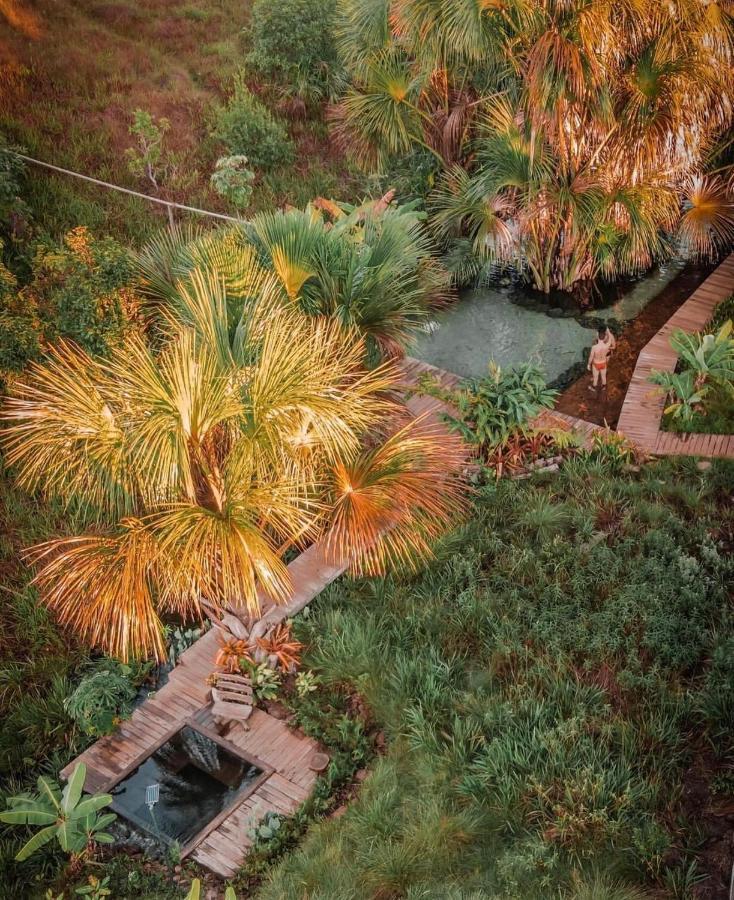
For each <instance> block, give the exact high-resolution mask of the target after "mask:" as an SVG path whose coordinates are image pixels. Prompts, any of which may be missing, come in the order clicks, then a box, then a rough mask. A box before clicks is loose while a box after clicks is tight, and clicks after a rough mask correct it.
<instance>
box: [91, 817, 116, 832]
mask: <svg viewBox="0 0 734 900" xmlns="http://www.w3.org/2000/svg"><path fill="white" fill-rule="evenodd" d="M116 820H117V816H116V815H115V813H105V814H104V815H103V816H100V817H99V818H98V819H97V821H96V822H95V823H94V828H95V830H100V831H101V830H102V829H104V828H106V827H107V826H108V825H111V824H112V823H113V822H114V821H116Z"/></svg>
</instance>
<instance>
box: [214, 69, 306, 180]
mask: <svg viewBox="0 0 734 900" xmlns="http://www.w3.org/2000/svg"><path fill="white" fill-rule="evenodd" d="M214 135H215V137H216V138H218V139H219V140H220V141H222V143H223V144H224V145H225V146H226V147H227V149H228V150H229V153H230V155H231V156H246V157H247V158H248V159H249V161H250V162H251V163H252V165H253V166H255V168H256V169H262V170H263V171H270V170H271V169H274V168H276V167H277V166H284V165H288V164H289V163H291V162H292V161H293V158H294V149H293V143H292V141H291V139H290V137H289V136H288V132H287V131H286V129H285V126H284V125H283V124H282V123H281V122H279V121H278V120H277V119H276V118H275V117H274V116H273V114H272V113H271V112H270V110H269V109H268V108H267V107H266V106H264V105H263V104H262V103H261V102H260V101H259V100H258V99H257V97H255V96H253V94H251V93H250V91H249V90H248V88H247V86H246V85H245V83H244V81H242V79H239V80H237V81H236V83H235V91H234V94H233V96H232V97H231V99H230V101H229V103H228V104H227V105H226V106H223V107H220V108H219V110H218V111H217V116H216V126H215V130H214Z"/></svg>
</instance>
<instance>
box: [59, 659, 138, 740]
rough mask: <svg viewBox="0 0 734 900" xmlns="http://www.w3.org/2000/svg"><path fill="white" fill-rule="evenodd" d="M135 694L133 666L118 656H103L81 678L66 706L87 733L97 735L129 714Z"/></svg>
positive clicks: (109, 729)
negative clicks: (106, 657)
mask: <svg viewBox="0 0 734 900" xmlns="http://www.w3.org/2000/svg"><path fill="white" fill-rule="evenodd" d="M136 694H137V689H136V687H135V685H134V683H133V670H132V669H131V668H130V667H129V666H125V665H122V664H120V663H118V662H116V661H115V660H112V659H109V660H103V661H102V662H101V663H99V664H98V665H97V666H95V671H92V672H90V673H89V674H87V675H85V676H84V677H83V678H82V680H81V681H80V682H79V684H78V686H77V688H76V690H75V691H74V693H73V694H71V696H70V697H68V698H67V699H66V700H65V701H64V707H65V709H66V711H67V712H68V714H69V715H70V716H71V718H72V719H73V720H74V721H75V722H76V724H77V725H78V726H79V728H80V729H81V730H82V732H83V733H84V734H86V735H90V736H92V737H98V736H100V735H103V734H109V733H110V732H111V731H112V729H113V728H114V726H115V723H116V720H118V719H121V718H123V719H124V718H126V717H127V716H129V715H130V712H131V710H132V701H133V700H134V699H135V695H136Z"/></svg>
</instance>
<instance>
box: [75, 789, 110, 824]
mask: <svg viewBox="0 0 734 900" xmlns="http://www.w3.org/2000/svg"><path fill="white" fill-rule="evenodd" d="M110 803H112V796H111V795H110V794H95V795H94V796H93V797H85V799H84V800H82V802H81V803H79V804H78V806H77V807H76V809H74V810H73V812H72V814H71V815H72V818H74V819H83V818H85V817H86V816H88V815H91V813H96V812H97V811H98V810H100V809H102V808H103V807H105V806H109V805H110Z"/></svg>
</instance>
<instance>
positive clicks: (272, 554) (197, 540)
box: [150, 501, 291, 615]
mask: <svg viewBox="0 0 734 900" xmlns="http://www.w3.org/2000/svg"><path fill="white" fill-rule="evenodd" d="M258 511H259V510H258V508H257V504H256V503H254V504H252V505H251V504H250V503H242V502H239V501H231V502H225V503H224V505H223V507H222V509H221V510H217V511H215V510H210V509H205V508H204V507H202V506H198V505H195V504H185V503H178V504H174V505H171V506H170V507H168V508H167V509H165V510H163V511H161V512H159V513H156V515H155V516H154V517H152V518H151V520H150V527H151V528H152V529H153V530H154V531H155V534H156V537H157V538H158V540H159V541H160V547H161V552H162V554H163V557H164V559H165V560H166V567H165V570H164V571H163V577H162V579H161V586H160V593H161V598H160V604H161V608H164V609H173V610H176V611H179V612H181V611H186V610H187V609H188V610H190V608H191V605H192V604H198V603H199V602H201V601H202V600H203V601H206V602H207V604H208V605H210V606H211V607H213V608H214V609H215V610H217V611H222V610H224V609H225V608H226V607H229V606H233V607H238V606H246V607H247V608H248V610H250V612H251V613H252V614H253V615H257V614H258V613H259V611H260V596H259V593H258V592H259V591H262V593H263V596H265V597H267V598H268V599H270V600H272V601H274V602H276V603H278V602H280V603H282V602H284V601H285V600H286V599H287V598H288V596H289V592H290V589H291V584H290V579H289V575H288V567H287V566H286V564H285V563H284V562H283V560H282V559H281V558H280V556H279V554H278V551H277V547H276V546H275V545H274V543H271V541H269V540H268V537H267V535H266V534H265V533H264V532H263V530H262V527H261V523H260V521H259V519H258V516H257V513H258ZM169 575H170V576H171V577H170V578H169V577H168V576H169ZM182 584H183V585H185V586H186V590H184V591H182V589H181V588H182Z"/></svg>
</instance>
